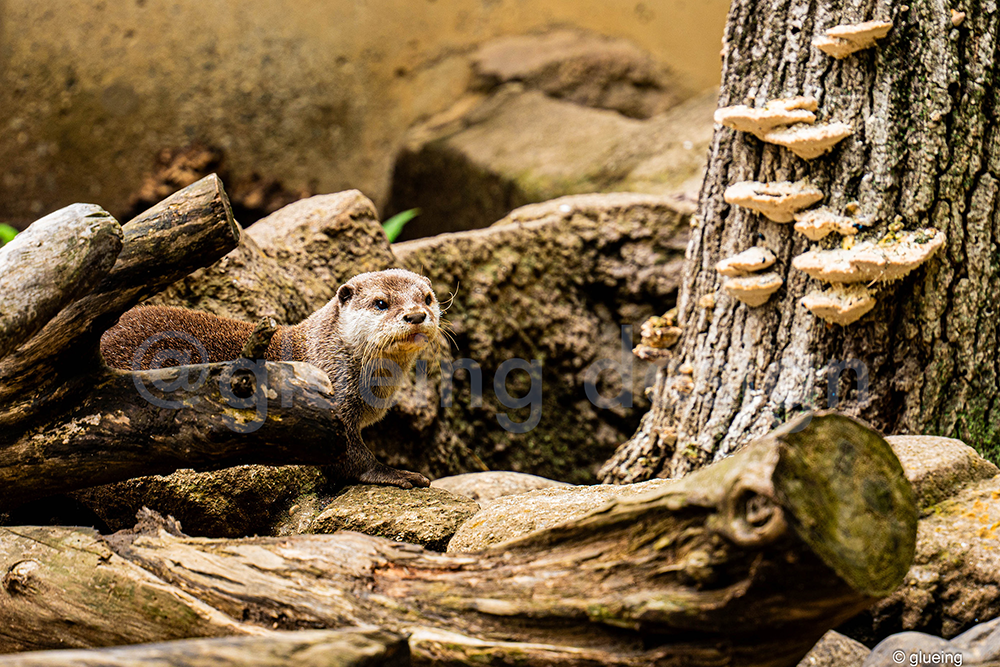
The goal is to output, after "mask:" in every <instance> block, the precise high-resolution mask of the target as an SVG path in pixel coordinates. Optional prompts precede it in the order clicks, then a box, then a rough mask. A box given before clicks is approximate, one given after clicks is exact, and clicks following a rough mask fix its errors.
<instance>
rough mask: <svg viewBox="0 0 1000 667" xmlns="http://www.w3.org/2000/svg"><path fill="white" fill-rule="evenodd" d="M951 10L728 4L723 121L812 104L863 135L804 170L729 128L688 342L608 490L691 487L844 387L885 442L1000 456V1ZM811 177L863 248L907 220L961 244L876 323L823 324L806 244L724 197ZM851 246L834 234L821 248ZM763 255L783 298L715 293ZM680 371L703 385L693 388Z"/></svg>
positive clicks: (715, 162)
mask: <svg viewBox="0 0 1000 667" xmlns="http://www.w3.org/2000/svg"><path fill="white" fill-rule="evenodd" d="M954 10H960V11H961V12H964V17H960V16H956V15H954V14H953V10H952V8H951V6H950V4H949V3H939V2H931V1H930V0H914V1H913V2H908V3H906V4H902V3H890V2H887V1H885V0H878V1H872V0H834V1H832V2H826V3H815V2H812V1H811V0H735V1H734V2H733V3H732V6H731V10H730V15H729V20H728V23H727V27H726V33H725V37H724V41H723V54H724V56H723V57H724V66H723V67H724V68H723V82H722V83H723V85H722V89H721V96H720V101H719V104H720V106H728V105H734V104H743V103H745V102H749V103H751V104H755V105H756V106H758V107H760V106H763V105H764V104H765V103H766V102H768V101H769V100H773V99H777V98H788V97H793V96H797V95H811V96H813V97H815V98H816V99H817V100H818V101H819V111H818V117H819V118H820V119H821V120H837V121H842V122H846V123H849V124H850V125H851V126H852V127H853V129H854V134H853V136H851V137H849V138H848V139H846V140H845V141H843V142H842V143H841V144H839V145H838V146H837V147H836V148H834V150H833V152H832V153H831V154H829V155H827V156H825V157H820V158H818V159H815V160H812V161H810V162H806V161H804V160H801V159H799V158H797V157H795V156H794V155H792V154H791V153H790V152H788V151H787V150H785V149H784V148H779V147H777V146H773V145H770V144H764V143H762V142H761V141H759V140H758V139H756V138H755V137H754V136H752V135H749V134H745V133H738V132H736V131H734V130H731V129H727V128H721V127H720V128H717V131H716V135H715V139H714V142H713V145H712V149H711V153H710V161H709V171H708V174H707V177H706V180H705V183H704V185H703V189H702V193H701V201H700V210H699V222H700V224H699V225H698V226H697V228H696V229H695V230H694V231H693V237H692V243H691V246H690V247H689V258H690V265H689V268H688V273H687V276H686V280H685V284H684V286H683V289H682V298H681V300H680V322H681V326H683V328H684V335H683V338H682V340H681V342H680V344H679V345H678V347H677V348H676V349H677V353H676V355H675V357H674V360H673V362H672V363H671V364H670V365H669V366H668V367H667V368H666V370H665V372H663V373H661V374H660V377H659V378H658V382H657V386H656V390H655V394H654V397H653V403H654V405H653V409H652V410H651V412H650V413H649V414H648V415H647V417H646V418H645V420H644V422H643V425H642V427H641V428H640V429H639V431H638V432H637V433H636V435H635V436H634V437H633V439H632V440H631V441H630V442H629V443H627V444H626V445H625V446H623V448H622V449H621V450H619V452H618V453H617V454H616V456H615V457H614V458H613V459H612V460H611V461H609V463H608V464H607V465H606V467H605V469H604V478H605V479H606V480H609V481H628V480H635V479H643V478H646V477H649V476H654V475H657V474H659V475H662V476H669V475H677V474H682V473H684V472H685V471H688V470H691V469H692V468H695V467H698V466H699V465H703V464H704V463H705V462H707V461H711V460H715V459H718V458H720V457H722V456H725V455H726V454H728V453H730V452H732V451H733V450H734V449H736V448H737V447H739V446H740V445H742V444H743V443H746V442H748V441H749V440H751V439H753V438H754V437H755V436H757V435H759V434H760V433H763V432H765V431H767V429H769V428H771V427H772V425H773V424H775V423H780V422H781V421H784V420H785V419H786V418H787V417H788V416H789V415H790V414H793V413H795V412H797V411H799V410H801V409H809V408H812V407H827V406H828V405H829V403H830V400H829V399H832V398H833V394H832V393H831V392H829V391H828V389H827V383H828V380H829V379H830V378H831V377H832V378H833V379H832V384H831V386H832V387H836V388H837V389H838V391H837V393H839V403H838V404H837V409H838V410H841V411H844V412H846V413H848V414H854V415H858V416H861V417H862V418H864V419H866V420H867V421H869V422H871V423H872V424H873V425H875V426H876V427H878V428H880V429H882V430H884V431H885V432H891V433H929V434H936V435H944V436H951V437H956V438H960V439H962V440H964V441H965V442H967V443H969V444H971V445H973V446H974V447H976V448H977V449H978V450H979V451H980V452H982V453H984V454H985V455H987V456H988V457H989V458H992V459H994V460H996V458H997V455H998V452H1000V382H998V364H1000V355H998V354H997V338H998V332H1000V328H998V327H1000V319H998V318H997V317H996V303H995V300H996V294H997V293H998V291H1000V264H998V262H997V260H996V257H997V250H996V248H997V243H998V241H1000V217H998V213H997V195H998V178H1000V174H998V170H1000V134H998V127H997V118H996V113H995V107H996V93H995V85H994V84H995V79H996V72H997V65H996V62H997V57H996V56H997V54H996V51H997V27H998V22H1000V13H998V11H997V7H996V3H995V2H993V0H986V1H978V0H972V1H971V2H966V3H962V4H961V5H955V6H954ZM963 18H964V20H963ZM873 19H879V20H891V21H892V22H893V28H892V30H891V31H890V32H889V34H888V36H887V37H885V38H884V39H882V40H880V41H879V42H878V43H877V44H876V46H875V47H874V48H871V49H868V50H864V51H859V52H857V53H855V54H853V55H851V56H849V57H847V58H845V59H843V60H834V59H832V58H831V57H829V56H827V55H825V54H824V53H822V52H821V51H819V50H818V49H816V48H814V47H813V46H811V41H812V40H813V38H814V37H816V36H818V35H821V34H822V33H823V32H824V31H825V30H826V29H827V28H830V27H832V26H834V25H838V24H844V23H858V22H861V21H866V20H873ZM799 179H808V181H810V182H811V183H812V184H814V185H816V186H818V187H819V188H820V189H821V190H822V191H823V192H824V193H825V201H824V204H825V205H827V206H830V207H831V208H833V209H835V210H844V209H845V207H846V206H847V205H848V204H849V203H851V202H856V203H857V205H858V207H859V214H860V215H864V216H867V217H869V218H870V219H871V220H872V221H873V224H872V226H870V227H869V228H867V229H866V230H865V231H864V232H863V234H862V236H861V237H860V238H872V239H880V238H882V237H883V236H884V235H885V234H886V232H887V230H888V227H889V225H890V224H892V223H902V226H903V228H904V229H918V228H924V227H928V226H932V227H935V228H937V229H939V230H941V231H943V232H944V233H945V235H946V239H947V240H946V245H945V247H944V249H943V250H941V251H940V252H938V253H937V254H936V255H935V256H934V257H933V258H932V259H931V260H930V261H928V262H927V263H926V264H924V265H923V266H922V267H920V268H919V269H917V271H915V272H914V273H912V274H910V275H909V276H907V277H906V278H905V279H903V280H901V281H897V282H895V283H881V284H878V285H877V287H878V294H877V299H878V303H877V305H876V306H875V309H874V310H873V311H872V312H870V313H869V314H868V315H866V316H865V317H863V318H862V319H861V320H859V321H858V322H856V323H854V324H852V325H850V326H847V327H841V326H827V325H826V324H824V323H823V322H822V321H821V320H819V319H817V318H816V317H814V316H813V315H812V314H811V313H810V312H808V311H807V310H806V309H805V308H804V307H802V306H801V305H799V303H798V301H799V298H801V297H802V296H803V295H804V294H805V293H806V291H807V290H810V289H815V288H817V287H819V286H820V285H819V283H818V282H817V281H814V280H811V279H810V278H808V277H807V276H806V275H805V274H804V273H802V272H800V271H796V270H793V269H792V267H791V260H792V258H793V257H794V256H796V255H799V254H801V253H803V252H805V251H806V250H808V249H809V246H810V245H811V244H810V242H809V241H808V240H807V239H806V238H805V237H804V236H802V235H800V234H797V233H795V232H793V231H792V228H791V225H781V224H776V223H773V222H770V221H768V220H766V219H764V218H762V217H761V216H759V215H756V214H754V213H752V212H750V211H749V210H748V209H743V208H739V207H736V206H730V205H728V204H726V203H725V202H724V201H723V191H724V190H725V188H726V187H727V186H728V185H729V184H731V183H734V182H737V181H744V180H757V181H781V180H788V181H796V180H799ZM839 243H840V239H839V237H838V236H837V235H831V236H830V237H827V239H824V240H823V241H821V242H820V243H819V245H820V246H822V247H826V248H830V247H835V246H836V245H837V244H839ZM757 244H762V245H766V246H767V247H769V248H770V249H771V250H773V251H774V253H775V255H776V256H777V258H778V262H777V265H776V267H775V269H776V270H777V271H778V273H779V274H780V275H781V276H782V277H783V278H784V281H785V282H784V287H783V288H782V289H781V290H780V291H778V292H777V293H776V294H774V295H773V296H772V297H771V299H770V301H769V302H768V303H766V304H765V305H763V306H761V307H757V308H749V307H747V306H745V305H742V304H741V303H740V302H738V301H736V300H734V299H733V298H731V297H729V296H728V295H726V293H725V292H723V291H721V290H720V285H721V277H720V276H719V275H718V274H717V273H716V271H715V268H714V267H715V264H716V262H717V261H719V260H720V259H723V258H724V257H728V256H731V255H733V254H735V253H737V252H739V251H742V250H744V249H746V248H748V247H750V246H753V245H757ZM708 295H714V298H708ZM852 361H858V362H860V363H861V364H862V365H863V366H859V367H860V368H863V370H864V373H862V374H864V375H866V376H867V377H866V379H867V382H868V384H869V386H868V391H867V393H864V392H859V391H856V390H855V389H854V387H855V385H854V373H852V372H850V371H848V372H846V373H844V377H843V378H841V379H840V380H839V381H838V380H837V375H838V374H839V372H840V370H841V368H839V367H838V366H837V364H838V363H844V362H848V363H849V362H852ZM685 365H686V366H687V367H688V368H685V370H687V371H689V372H690V373H692V375H691V376H688V377H685V376H684V374H683V373H679V372H678V371H679V370H680V369H681V368H682V367H684V366H685ZM692 381H693V382H692ZM849 381H850V385H849V386H848V382H849Z"/></svg>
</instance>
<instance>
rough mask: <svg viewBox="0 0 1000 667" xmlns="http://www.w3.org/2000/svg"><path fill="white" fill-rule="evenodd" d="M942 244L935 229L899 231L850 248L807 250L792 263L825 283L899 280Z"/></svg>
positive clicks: (942, 239)
mask: <svg viewBox="0 0 1000 667" xmlns="http://www.w3.org/2000/svg"><path fill="white" fill-rule="evenodd" d="M943 245H944V232H942V231H940V230H937V229H921V230H917V231H900V232H895V233H891V234H890V235H888V236H886V237H885V238H884V239H882V240H880V241H878V242H872V241H864V242H861V243H857V244H856V245H854V246H853V247H852V248H850V249H843V248H838V249H835V250H810V251H809V252H807V253H803V254H801V255H799V256H798V257H796V258H795V259H793V260H792V266H793V267H795V268H796V269H798V270H799V271H804V272H806V273H808V274H809V275H810V276H811V277H813V278H817V279H819V280H822V281H824V282H828V283H868V282H872V281H875V280H882V281H889V280H899V279H900V278H902V277H903V276H905V275H906V274H908V273H909V272H910V271H913V270H914V269H915V268H917V267H918V266H920V265H921V264H923V263H924V262H926V261H927V259H928V258H929V257H930V256H931V255H933V254H934V253H935V252H937V251H938V249H939V248H941V246H943Z"/></svg>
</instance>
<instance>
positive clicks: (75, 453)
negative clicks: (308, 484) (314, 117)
mask: <svg viewBox="0 0 1000 667" xmlns="http://www.w3.org/2000/svg"><path fill="white" fill-rule="evenodd" d="M240 234H241V230H240V228H239V225H237V224H236V222H235V221H234V220H233V215H232V210H231V208H230V205H229V201H228V199H227V197H226V194H225V191H224V190H223V188H222V183H221V182H220V181H219V179H218V178H216V177H215V176H209V177H206V178H204V179H202V180H200V181H198V182H197V183H194V184H193V185H191V186H189V187H187V188H185V189H184V190H181V191H180V192H178V193H176V194H174V195H173V196H171V197H170V198H168V199H166V200H164V201H163V202H161V203H160V204H158V205H157V206H154V207H153V208H151V209H150V210H149V211H146V212H145V213H143V214H141V215H139V216H138V217H136V218H135V219H134V220H132V221H131V222H129V223H127V224H125V225H122V226H119V224H118V223H117V222H116V221H115V220H114V218H112V217H111V216H110V215H109V214H108V213H106V212H105V211H103V210H102V209H100V208H99V207H96V206H93V205H86V204H76V205H73V206H70V207H67V208H66V209H63V210H61V211H57V212H56V213H54V214H52V215H50V216H48V217H46V218H44V219H43V220H40V221H39V225H38V227H37V228H36V227H35V226H32V227H30V228H29V229H28V230H27V231H26V232H25V233H24V234H22V235H21V236H20V237H18V239H17V240H16V241H15V242H13V243H11V244H8V245H6V246H4V248H3V249H0V269H2V276H3V278H2V283H0V285H2V286H3V287H4V289H2V290H0V511H4V510H7V509H11V508H13V507H16V506H17V505H19V504H21V503H23V502H25V501H27V500H31V499H33V498H38V497H42V496H46V495H50V494H55V493H63V492H67V491H72V490H75V489H80V488H84V487H87V486H92V485H94V484H101V483H106V482H112V481H119V480H124V479H129V478H132V477H136V476H140V475H155V474H165V473H170V472H173V471H174V470H176V469H177V468H195V469H209V468H218V467H225V466H229V465H235V464H237V463H267V464H288V463H311V464H326V465H332V466H334V468H337V466H338V465H345V464H346V459H345V458H344V456H343V455H344V454H345V452H346V450H347V443H348V439H349V438H352V437H356V436H352V435H350V434H347V433H345V431H344V428H343V424H342V423H341V422H340V420H339V419H338V418H337V417H336V416H335V414H334V403H333V397H332V396H331V394H330V392H331V387H330V383H329V380H328V378H327V377H326V375H325V374H323V373H321V372H320V371H318V370H317V369H315V368H313V367H311V366H308V365H305V364H285V363H267V364H262V363H253V362H251V361H250V360H247V359H242V360H236V361H233V362H228V363H222V364H212V365H205V366H185V367H181V368H173V369H163V370H158V371H146V372H135V373H128V372H122V371H117V370H111V369H109V368H107V367H106V366H105V365H104V363H103V361H102V359H101V356H100V351H99V344H100V337H101V334H102V333H103V332H104V331H105V330H107V329H108V328H109V327H110V326H112V325H113V324H114V323H115V322H116V321H117V319H118V318H119V317H120V316H121V314H122V313H124V312H125V311H127V310H128V309H130V308H132V307H133V306H134V305H135V304H136V303H138V302H139V301H141V300H142V299H144V298H146V297H148V296H150V295H152V294H156V293H157V292H158V291H160V290H162V289H163V288H164V287H166V286H168V285H170V284H172V283H173V282H175V281H176V280H178V279H179V278H182V277H184V276H186V275H187V274H189V273H190V272H192V271H194V270H195V269H197V268H199V267H202V266H206V265H210V264H212V263H213V262H215V261H216V260H218V259H219V258H220V257H222V256H223V255H225V254H226V253H227V252H229V251H230V250H232V249H233V248H234V247H236V245H237V243H238V242H239V238H240ZM272 324H273V323H272V322H271V321H270V320H267V321H265V322H263V323H262V325H261V328H260V330H259V331H258V332H257V333H256V335H255V337H254V339H253V340H251V341H248V347H247V352H248V353H249V354H251V355H253V354H255V350H256V348H258V347H259V343H260V341H261V340H263V339H264V338H266V337H267V336H268V335H269V334H271V333H273V326H272ZM258 339H259V340H258ZM362 446H363V445H362ZM365 451H367V450H365ZM355 463H357V462H355ZM362 463H363V462H362Z"/></svg>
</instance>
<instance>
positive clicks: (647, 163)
mask: <svg viewBox="0 0 1000 667" xmlns="http://www.w3.org/2000/svg"><path fill="white" fill-rule="evenodd" d="M715 100H716V98H715V94H714V92H710V93H706V94H703V95H700V96H698V97H694V98H692V99H690V100H688V101H686V102H684V103H682V104H680V105H678V106H677V107H674V108H673V109H671V110H670V111H668V112H666V113H665V114H660V115H658V116H655V117H653V118H650V119H648V120H635V119H632V118H626V117H625V116H622V115H621V114H619V113H616V112H613V111H605V110H601V109H592V108H588V107H583V106H580V105H577V104H574V103H572V102H568V101H564V100H558V99H553V98H552V97H549V96H547V95H545V94H544V93H542V92H540V91H537V90H523V88H522V87H521V86H520V85H519V84H510V85H508V86H505V87H502V88H500V89H499V90H498V91H496V92H495V93H493V94H491V95H490V96H489V97H488V98H485V99H483V100H482V101H478V102H475V101H473V102H471V103H470V106H471V107H472V108H471V110H468V111H466V112H465V113H463V114H461V115H460V118H459V119H458V120H452V121H451V122H448V123H443V124H439V121H437V120H433V119H432V120H431V121H430V122H429V123H428V124H427V125H425V126H423V127H419V128H416V129H415V130H414V131H413V132H412V133H411V135H410V138H409V140H408V142H407V146H406V148H405V149H404V150H403V152H402V153H401V155H400V157H399V159H398V161H397V164H396V170H395V174H394V177H393V190H392V194H391V197H390V202H389V207H388V211H387V212H388V213H392V212H395V211H398V210H404V209H409V208H413V207H419V208H420V209H421V215H420V216H419V217H418V218H416V219H415V220H414V221H413V222H411V223H410V224H409V225H408V226H407V228H406V229H405V230H404V236H403V238H405V239H412V238H416V237H419V236H428V235H432V234H437V233H440V232H449V231H459V230H466V229H475V228H480V227H485V226H486V225H489V224H490V223H492V222H493V221H494V220H496V219H497V218H499V217H501V216H503V215H505V214H506V213H507V211H509V210H511V209H512V208H514V207H516V206H522V205H524V204H528V203H531V202H540V201H546V200H549V199H553V198H555V197H560V196H563V195H570V194H577V193H589V192H608V191H635V192H650V193H657V194H666V193H682V194H681V195H679V196H683V197H686V198H688V199H694V198H696V197H697V191H698V187H699V186H700V184H701V174H702V173H703V170H704V166H705V162H706V156H707V149H708V144H709V142H710V141H711V138H712V127H713V123H712V112H713V111H714V109H715V104H716V101H715Z"/></svg>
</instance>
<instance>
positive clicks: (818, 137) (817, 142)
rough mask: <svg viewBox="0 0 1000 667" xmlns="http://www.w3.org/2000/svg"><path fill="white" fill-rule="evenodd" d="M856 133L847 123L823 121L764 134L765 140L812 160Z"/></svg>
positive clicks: (800, 124)
mask: <svg viewBox="0 0 1000 667" xmlns="http://www.w3.org/2000/svg"><path fill="white" fill-rule="evenodd" d="M852 134H854V129H853V128H851V126H850V125H848V124H847V123H822V124H820V125H805V124H802V123H799V124H798V125H793V126H791V127H783V128H780V129H777V130H772V131H770V132H768V133H767V134H765V135H764V137H763V138H764V141H766V142H768V143H771V144H777V145H778V146H784V147H785V148H787V149H788V150H790V151H792V152H793V153H795V154H796V155H798V156H799V157H800V158H802V159H803V160H812V159H813V158H818V157H819V156H821V155H825V154H826V153H829V152H830V151H831V150H832V149H833V147H834V146H836V145H837V144H838V143H840V142H841V141H843V140H844V139H846V138H847V137H849V136H851V135H852Z"/></svg>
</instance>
